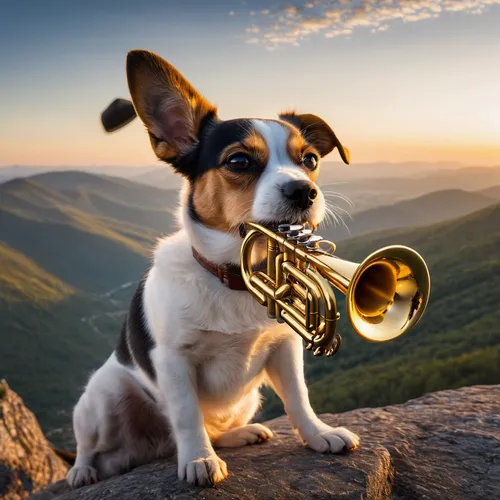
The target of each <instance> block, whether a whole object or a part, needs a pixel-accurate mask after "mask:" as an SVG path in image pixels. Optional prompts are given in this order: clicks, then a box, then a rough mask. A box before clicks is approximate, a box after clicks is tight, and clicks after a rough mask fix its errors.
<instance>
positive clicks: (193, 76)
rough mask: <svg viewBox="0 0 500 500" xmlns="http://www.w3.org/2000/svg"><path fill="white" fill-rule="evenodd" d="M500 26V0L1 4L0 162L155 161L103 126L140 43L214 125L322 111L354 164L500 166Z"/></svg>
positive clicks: (137, 130) (125, 135)
mask: <svg viewBox="0 0 500 500" xmlns="http://www.w3.org/2000/svg"><path fill="white" fill-rule="evenodd" d="M499 27H500V0H436V1H430V0H363V1H361V0H335V1H322V0H311V1H307V0H305V1H302V2H297V1H296V2H288V3H283V2H272V1H271V2H269V1H263V0H258V1H250V0H248V1H246V2H245V1H241V0H239V1H230V0H219V1H210V0H198V1H194V0H183V1H180V2H174V1H169V0H163V1H155V0H149V1H148V0H143V1H139V0H121V1H118V0H86V1H85V2H82V1H72V0H67V1H65V2H62V1H60V0H3V1H2V9H1V18H0V67H1V70H0V90H1V92H0V165H11V164H21V165H53V166H69V165H71V166H73V165H94V164H95V165H145V166H146V165H155V164H156V160H155V157H154V155H153V153H152V150H151V148H150V145H149V141H148V140H147V137H146V134H145V132H144V130H143V127H142V125H141V124H140V123H139V121H138V120H136V121H135V122H134V123H132V124H131V125H129V126H128V127H127V128H126V129H123V130H122V131H119V132H116V133H114V134H112V135H106V134H105V133H104V132H103V131H102V128H101V126H100V123H99V115H100V112H101V111H102V110H103V109H104V108H105V107H106V106H107V104H108V103H109V102H110V101H111V100H112V99H114V98H115V97H128V90H127V84H126V78H125V56H126V53H127V51H128V50H131V49H135V48H142V49H148V50H151V51H153V52H156V53H158V54H160V55H161V56H162V57H164V58H165V59H167V60H168V61H170V62H171V63H172V64H174V65H175V66H176V67H177V68H178V69H179V70H180V71H181V72H182V73H183V74H184V75H185V76H186V77H187V78H188V79H189V80H190V81H191V83H193V85H194V86H195V87H196V88H198V90H200V91H201V92H202V93H203V94H204V95H205V96H206V97H207V98H208V100H210V101H211V102H213V103H214V104H216V105H217V106H218V107H219V111H220V115H221V117H222V118H236V117H243V116H250V117H263V118H274V117H276V115H277V113H278V112H279V111H280V110H283V109H285V108H288V109H289V108H294V109H296V110H297V111H300V112H309V113H315V114H318V115H320V116H322V117H323V118H324V119H325V120H326V121H327V122H328V123H330V125H331V126H332V127H333V128H334V130H335V131H336V132H337V134H338V135H339V137H340V138H341V140H342V141H343V142H345V144H346V145H347V146H348V147H349V148H350V149H351V153H352V160H353V164H355V163H356V162H374V161H411V160H419V161H459V162H462V163H464V164H471V165H493V164H500V29H499ZM332 159H336V158H332Z"/></svg>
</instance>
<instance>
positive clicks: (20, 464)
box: [0, 380, 67, 500]
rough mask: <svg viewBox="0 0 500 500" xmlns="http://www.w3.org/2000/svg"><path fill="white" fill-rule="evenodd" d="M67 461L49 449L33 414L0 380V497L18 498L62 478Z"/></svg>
mask: <svg viewBox="0 0 500 500" xmlns="http://www.w3.org/2000/svg"><path fill="white" fill-rule="evenodd" d="M66 471H67V465H66V464H65V463H64V462H63V461H62V460H61V459H60V458H59V457H58V456H57V455H56V454H55V453H54V452H53V451H52V449H51V447H50V445H49V443H48V442H47V440H46V439H45V437H44V435H43V433H42V430H41V429H40V426H39V425H38V422H37V420H36V417H35V416H34V415H33V413H31V412H30V411H29V410H28V409H27V408H26V406H24V404H23V401H22V399H21V398H20V397H19V396H18V395H17V394H16V393H15V392H14V391H11V390H10V389H9V387H8V385H7V383H6V382H5V381H4V380H2V381H1V382H0V498H2V499H4V500H18V499H22V498H28V496H29V494H30V493H32V492H35V491H39V490H40V489H42V488H45V487H46V486H47V485H49V484H51V483H53V482H54V481H58V480H60V479H63V478H64V477H65V475H66Z"/></svg>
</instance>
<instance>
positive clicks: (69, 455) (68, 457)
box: [51, 446, 76, 465]
mask: <svg viewBox="0 0 500 500" xmlns="http://www.w3.org/2000/svg"><path fill="white" fill-rule="evenodd" d="M51 448H52V451H54V453H55V454H56V455H57V456H58V457H59V458H62V459H63V460H64V461H65V462H66V463H67V464H69V465H74V464H75V460H76V453H73V452H71V451H66V450H63V449H61V448H56V447H55V446H51Z"/></svg>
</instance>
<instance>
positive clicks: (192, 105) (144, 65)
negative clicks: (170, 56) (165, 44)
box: [127, 50, 217, 173]
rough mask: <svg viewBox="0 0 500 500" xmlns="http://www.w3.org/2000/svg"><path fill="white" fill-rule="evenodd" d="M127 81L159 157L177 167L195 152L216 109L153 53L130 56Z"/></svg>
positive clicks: (131, 53) (133, 53) (137, 52)
mask: <svg viewBox="0 0 500 500" xmlns="http://www.w3.org/2000/svg"><path fill="white" fill-rule="evenodd" d="M127 79H128V86H129V89H130V95H131V96H132V101H133V103H134V106H135V109H136V111H137V114H138V115H139V118H140V119H141V120H142V121H143V122H144V124H145V125H146V127H147V129H148V131H149V135H150V138H151V145H152V147H153V150H154V152H155V154H156V156H158V158H159V159H160V160H164V161H166V162H168V163H172V164H173V165H174V167H175V166H176V164H175V163H176V160H177V159H178V158H179V157H180V156H182V155H183V154H187V153H189V152H190V151H191V150H192V149H193V146H194V145H195V144H196V142H197V141H198V137H199V133H200V130H201V128H202V127H203V126H204V125H206V123H207V120H211V119H215V118H216V116H217V109H216V108H215V107H214V106H212V105H211V104H210V103H208V102H207V101H206V100H205V98H204V97H203V96H202V95H201V94H200V93H199V92H197V91H196V90H195V89H194V88H193V86H192V85H191V84H190V83H189V82H188V81H187V80H186V79H185V78H184V77H183V76H182V75H181V74H180V73H179V72H178V71H177V70H176V69H175V68H174V67H173V66H172V65H171V64H169V63H168V62H167V61H165V60H164V59H162V58H161V57H160V56H157V55H156V54H153V53H151V52H147V51H145V50H133V51H131V52H129V53H128V56H127ZM181 173H183V172H181Z"/></svg>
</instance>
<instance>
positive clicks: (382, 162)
mask: <svg viewBox="0 0 500 500" xmlns="http://www.w3.org/2000/svg"><path fill="white" fill-rule="evenodd" d="M322 163H335V164H338V165H340V166H343V163H342V162H341V161H339V160H333V159H331V160H330V159H328V158H326V159H324V160H323V162H322ZM366 165H429V166H431V165H435V166H444V165H448V166H450V167H452V168H475V167H477V168H495V167H500V159H499V160H498V162H495V163H491V164H487V163H475V162H472V163H469V162H463V161H456V160H442V161H430V160H429V161H425V160H403V161H394V160H374V161H362V162H359V163H351V164H350V165H349V166H347V167H345V168H348V169H349V170H353V169H356V167H360V166H366ZM8 168H20V169H22V168H53V169H70V170H77V169H79V168H123V169H126V168H130V169H134V168H138V169H139V168H140V169H142V168H147V169H153V168H160V169H162V168H167V169H168V168H169V165H168V164H166V163H161V162H160V161H158V163H156V164H154V163H152V164H142V165H140V164H136V165H126V164H119V163H115V164H113V163H110V164H100V165H96V164H90V163H89V164H84V163H82V164H75V165H63V164H17V163H12V164H0V169H8ZM172 172H173V173H174V171H173V170H172Z"/></svg>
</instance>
